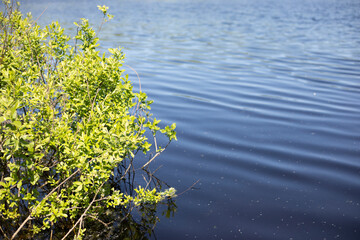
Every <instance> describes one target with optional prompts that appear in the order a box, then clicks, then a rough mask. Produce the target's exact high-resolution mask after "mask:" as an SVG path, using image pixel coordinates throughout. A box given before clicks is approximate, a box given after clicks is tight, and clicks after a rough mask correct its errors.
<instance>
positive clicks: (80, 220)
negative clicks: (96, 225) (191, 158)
mask: <svg viewBox="0 0 360 240" xmlns="http://www.w3.org/2000/svg"><path fill="white" fill-rule="evenodd" d="M105 182H106V181H104V182H103V183H102V184H101V185H100V187H99V188H98V189H97V190H96V193H95V195H94V198H93V200H92V201H91V202H90V204H89V206H88V207H87V208H86V209H85V211H84V212H83V214H82V215H81V216H80V218H79V219H78V220H77V222H76V223H75V225H74V226H73V227H72V228H71V229H70V230H69V231H68V232H67V233H66V234H65V236H64V237H63V238H62V240H65V238H66V237H67V236H68V235H69V234H70V233H71V231H72V230H74V229H75V227H76V226H77V225H78V224H79V223H81V222H82V219H83V218H84V216H85V215H86V213H87V211H89V209H90V207H91V206H92V205H93V204H94V202H95V200H96V196H97V195H98V193H99V191H100V189H101V188H102V187H103V185H104V184H105ZM80 228H81V225H80ZM79 230H80V229H79Z"/></svg>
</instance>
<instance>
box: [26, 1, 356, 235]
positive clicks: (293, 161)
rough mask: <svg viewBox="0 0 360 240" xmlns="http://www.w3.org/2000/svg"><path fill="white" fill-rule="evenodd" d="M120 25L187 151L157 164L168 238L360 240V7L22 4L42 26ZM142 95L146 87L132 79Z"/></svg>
mask: <svg viewBox="0 0 360 240" xmlns="http://www.w3.org/2000/svg"><path fill="white" fill-rule="evenodd" d="M98 4H101V5H102V4H106V5H108V6H110V13H112V14H114V15H115V18H114V19H113V20H111V21H110V22H109V23H106V24H105V25H104V26H103V27H102V30H101V33H100V38H101V44H102V49H103V50H104V49H106V48H110V47H116V46H119V45H120V46H122V47H123V48H124V52H125V53H126V56H127V60H126V64H128V65H129V66H131V67H133V68H134V69H136V71H137V72H138V73H139V75H140V77H141V83H142V90H143V91H145V92H147V93H148V95H149V97H150V98H151V99H153V100H154V101H155V103H154V104H153V112H154V114H155V116H156V117H157V118H159V119H162V120H163V121H162V123H172V122H176V123H177V130H178V139H179V140H178V141H177V142H174V143H172V144H171V145H170V147H169V148H168V149H167V151H165V152H164V154H163V155H161V157H160V158H158V159H157V160H156V161H155V162H154V164H153V165H152V167H151V168H152V169H153V170H154V169H156V168H157V167H159V166H162V168H161V169H160V170H159V171H158V172H157V177H159V178H160V179H162V180H164V181H166V182H167V183H168V184H169V185H170V186H173V187H175V188H176V189H177V190H178V192H179V193H180V192H183V191H184V190H186V189H188V188H189V187H190V186H191V185H192V184H193V183H195V182H196V181H198V180H199V182H198V183H197V184H196V185H195V187H194V188H193V189H192V190H189V191H187V192H185V193H184V194H181V195H180V196H179V197H178V198H177V200H176V204H177V206H178V208H177V212H176V213H175V215H174V217H172V218H170V219H167V218H165V217H162V216H161V214H159V215H160V218H161V221H160V223H158V225H157V227H156V229H155V233H156V237H157V239H346V240H349V239H350V240H351V239H360V1H359V0H343V1H340V0H302V1H297V0H223V1H220V0H219V1H217V0H192V1H189V0H168V1H166V0H109V1H85V0H77V1H70V0H65V1H60V0H59V1H54V0H52V1H45V0H41V1H40V0H39V1H23V5H22V10H23V11H32V12H33V14H34V15H35V18H36V17H37V16H39V15H40V13H41V12H42V11H43V10H44V9H45V8H46V7H48V8H47V10H46V12H45V13H44V14H43V15H42V16H41V18H40V19H39V21H38V22H39V23H40V24H45V23H49V22H50V21H51V20H54V19H55V20H58V21H59V22H60V23H61V24H62V25H63V26H65V27H67V30H68V32H69V33H74V32H75V28H74V26H73V25H72V22H73V21H77V20H78V19H79V18H81V17H86V18H90V19H91V22H93V23H95V24H97V25H96V26H98V25H99V24H98V23H99V20H100V18H99V16H100V13H99V12H98V11H97V7H96V5H98ZM127 72H128V73H129V75H130V77H131V78H132V79H133V81H134V85H135V87H136V89H138V85H137V77H136V75H135V74H134V73H133V72H132V71H131V70H130V69H129V68H127Z"/></svg>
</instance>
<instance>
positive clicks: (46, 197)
mask: <svg viewBox="0 0 360 240" xmlns="http://www.w3.org/2000/svg"><path fill="white" fill-rule="evenodd" d="M91 161H92V160H91ZM80 170H81V169H80V168H79V169H78V170H76V171H75V172H74V173H73V174H71V175H70V176H69V177H68V178H66V179H65V180H64V181H62V182H61V183H60V184H59V185H58V186H57V187H56V188H54V189H53V190H52V191H51V192H50V193H49V194H48V195H46V196H45V197H44V198H43V200H42V201H41V202H43V201H45V200H46V199H48V198H49V197H50V196H51V194H53V193H54V192H55V191H56V190H57V189H59V188H60V187H61V186H62V185H63V184H64V183H66V182H67V181H68V180H70V179H71V178H72V177H73V176H75V175H76V174H77V173H79V172H80ZM41 202H40V203H41ZM40 203H39V204H38V205H36V207H35V208H33V210H32V211H31V213H30V214H29V216H28V217H27V218H26V219H25V221H24V222H23V223H22V224H21V225H20V227H19V228H18V229H17V230H16V232H15V233H14V234H13V235H12V237H11V240H12V239H14V238H15V237H16V235H17V234H18V233H19V232H20V230H21V229H22V228H23V227H24V226H25V224H26V223H27V222H28V221H29V220H31V219H33V218H32V217H31V214H32V213H33V212H35V211H36V209H37V208H38V207H39V206H40Z"/></svg>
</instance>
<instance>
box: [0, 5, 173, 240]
mask: <svg viewBox="0 0 360 240" xmlns="http://www.w3.org/2000/svg"><path fill="white" fill-rule="evenodd" d="M3 3H4V5H5V9H4V11H3V12H1V14H0V28H1V32H0V178H1V179H0V214H1V220H0V225H3V224H2V223H7V224H8V226H11V227H8V228H7V229H2V228H1V229H0V230H1V231H2V233H3V235H4V236H5V237H6V238H10V237H11V236H12V238H14V237H15V236H16V235H17V234H18V233H19V232H20V231H23V230H24V229H27V230H29V231H30V232H31V234H32V235H36V234H37V233H39V232H41V231H43V230H46V229H52V228H53V227H54V226H56V225H57V224H59V223H64V222H68V223H69V222H70V223H71V224H70V225H71V226H72V228H71V229H70V231H68V232H67V233H66V234H65V235H64V238H65V237H67V236H68V234H70V233H71V234H72V232H75V234H74V235H75V237H77V238H81V237H82V236H83V235H84V232H85V227H84V221H85V220H88V219H94V221H96V220H97V217H98V216H99V215H101V214H102V213H104V212H106V211H107V210H109V209H115V208H116V207H118V206H122V207H124V208H128V207H130V206H143V205H144V204H156V203H158V202H160V201H162V200H163V199H165V198H167V197H171V196H174V193H175V190H174V189H172V188H170V189H168V190H166V191H163V192H161V191H158V190H157V189H156V188H154V189H152V190H151V189H149V188H148V186H145V187H141V186H139V187H138V188H136V190H135V192H134V193H131V192H126V191H125V192H124V191H121V189H120V188H119V187H118V186H117V184H116V181H115V180H117V181H118V180H121V179H124V178H126V176H127V174H130V172H131V171H134V170H133V169H134V167H133V160H134V157H135V155H136V154H137V153H138V152H139V151H140V152H143V153H145V154H146V153H149V152H150V151H151V148H155V154H153V155H151V156H150V158H149V159H150V160H149V162H147V163H144V164H143V167H144V168H146V167H147V166H148V164H149V163H150V162H151V161H152V160H153V158H154V157H156V156H158V155H159V154H160V153H161V152H162V151H164V149H165V148H166V147H165V148H161V147H158V146H156V140H155V141H154V142H153V144H152V143H150V142H149V140H148V138H147V136H149V135H150V136H152V135H153V136H154V137H156V134H157V133H158V132H161V133H162V134H165V135H166V136H167V137H168V139H169V142H170V141H171V140H173V139H175V140H176V133H175V131H174V129H175V124H173V125H171V126H166V127H165V128H163V129H161V128H160V127H159V126H158V124H159V121H158V120H156V119H155V118H154V119H152V116H151V114H150V112H149V110H150V104H151V103H152V101H149V100H147V95H146V94H145V93H144V92H141V91H140V92H139V93H135V92H133V87H132V84H131V82H130V81H129V79H128V76H127V75H124V70H122V64H123V60H124V54H123V53H122V51H121V49H108V51H109V53H110V54H109V56H108V57H106V55H105V54H100V52H99V51H98V50H97V47H98V46H99V44H98V41H99V39H98V38H97V37H96V34H95V32H94V30H93V29H92V28H91V27H90V26H89V23H88V21H87V20H86V19H82V20H81V23H79V24H77V27H78V31H77V35H76V36H75V40H76V43H75V44H74V45H71V44H70V40H71V38H70V37H69V36H67V35H65V34H64V29H63V28H61V27H60V25H59V24H58V23H57V22H53V23H51V24H50V25H49V26H47V27H46V28H40V26H39V25H37V24H36V22H35V21H34V20H33V19H32V17H31V15H30V14H28V15H27V16H26V17H24V16H23V15H22V14H21V13H20V11H19V10H18V8H17V7H16V5H15V4H14V3H12V2H10V1H9V0H8V1H3ZM99 9H100V10H101V11H102V12H103V14H104V21H106V20H108V19H109V18H111V17H112V16H110V15H108V13H107V8H106V7H105V6H103V7H99ZM148 133H150V134H148ZM125 161H127V165H126V164H124V163H125ZM119 166H123V168H122V169H123V170H121V171H115V170H116V169H118V168H119ZM125 166H126V167H125ZM98 220H99V219H98Z"/></svg>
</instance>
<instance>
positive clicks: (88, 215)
mask: <svg viewBox="0 0 360 240" xmlns="http://www.w3.org/2000/svg"><path fill="white" fill-rule="evenodd" d="M85 216H87V217H91V218H92V219H95V220H96V221H98V222H99V223H101V224H103V225H104V226H105V227H106V228H109V226H108V225H109V223H105V222H103V221H101V220H100V219H98V218H97V217H95V216H93V215H91V214H86V215H85Z"/></svg>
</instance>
